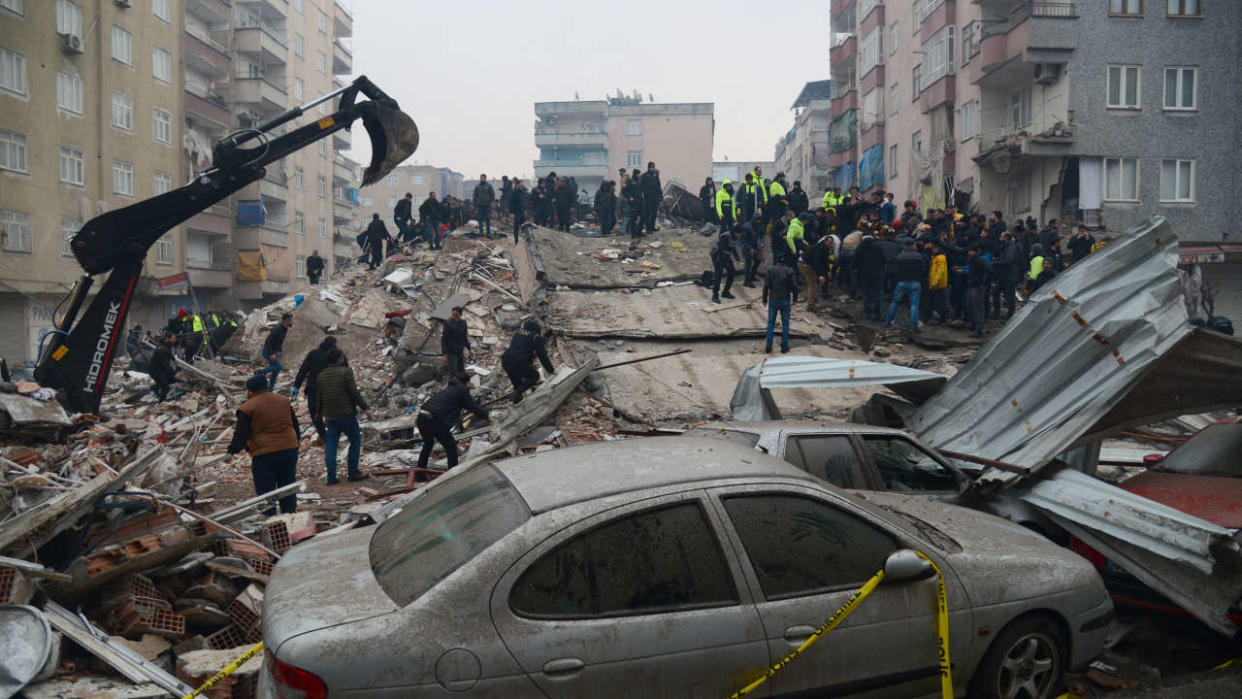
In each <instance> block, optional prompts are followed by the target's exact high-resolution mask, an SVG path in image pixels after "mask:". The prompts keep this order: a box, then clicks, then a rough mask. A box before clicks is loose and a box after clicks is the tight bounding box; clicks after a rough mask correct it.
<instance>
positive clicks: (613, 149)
mask: <svg viewBox="0 0 1242 699" xmlns="http://www.w3.org/2000/svg"><path fill="white" fill-rule="evenodd" d="M714 109H715V105H713V104H711V103H656V102H643V101H642V100H641V98H639V97H614V98H610V99H607V100H584V101H577V100H575V101H573V102H536V103H535V116H536V117H537V120H536V121H535V146H536V147H537V148H539V159H538V160H536V161H535V176H536V177H547V176H548V174H549V173H551V172H555V173H556V174H557V175H559V176H563V177H574V178H575V179H576V180H577V182H578V191H579V192H580V193H581V194H582V196H583V197H586V196H590V195H593V194H594V193H595V191H596V190H598V189H599V186H600V183H601V182H603V181H604V180H605V179H613V180H615V179H617V172H618V171H619V170H620V169H621V168H626V169H628V170H632V169H634V168H638V169H640V170H646V168H647V163H648V162H650V161H654V162H655V163H656V166H657V167H658V168H659V169H660V176H661V179H662V180H663V181H665V182H668V181H670V180H672V179H676V180H678V181H679V182H681V183H682V185H684V186H685V187H687V188H691V187H693V188H694V189H695V191H697V187H698V186H701V185H702V183H703V181H704V179H706V178H707V177H708V175H709V174H711V169H712V145H713V141H714V137H715V130H716V121H715V117H714Z"/></svg>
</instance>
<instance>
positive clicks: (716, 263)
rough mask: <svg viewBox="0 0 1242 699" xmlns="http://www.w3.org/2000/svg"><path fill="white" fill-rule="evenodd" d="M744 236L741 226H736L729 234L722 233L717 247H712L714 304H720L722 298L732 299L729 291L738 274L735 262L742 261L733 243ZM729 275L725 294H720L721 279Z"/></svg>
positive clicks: (717, 240)
mask: <svg viewBox="0 0 1242 699" xmlns="http://www.w3.org/2000/svg"><path fill="white" fill-rule="evenodd" d="M741 234H742V227H741V226H734V227H733V230H731V231H729V232H727V233H721V234H720V235H719V236H717V237H716V245H715V246H713V247H712V252H711V260H712V277H713V279H714V280H715V281H714V282H713V283H712V303H720V297H721V296H723V297H724V298H727V299H731V298H734V297H733V294H732V293H731V292H730V291H729V290H730V289H732V288H733V277H734V275H736V274H737V269H736V268H734V266H733V261H734V260H737V259H741V258H739V257H738V254H737V248H736V247H734V246H733V241H734V240H736V239H737V238H738V237H739V236H741ZM724 275H728V278H727V279H726V280H725V285H724V293H723V294H721V293H720V279H721V277H722V276H724Z"/></svg>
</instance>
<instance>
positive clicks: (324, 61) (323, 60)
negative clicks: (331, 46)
mask: <svg viewBox="0 0 1242 699" xmlns="http://www.w3.org/2000/svg"><path fill="white" fill-rule="evenodd" d="M316 53H318V54H319V65H318V66H317V67H318V69H319V72H320V73H323V74H324V75H327V74H328V54H326V53H324V52H323V51H316Z"/></svg>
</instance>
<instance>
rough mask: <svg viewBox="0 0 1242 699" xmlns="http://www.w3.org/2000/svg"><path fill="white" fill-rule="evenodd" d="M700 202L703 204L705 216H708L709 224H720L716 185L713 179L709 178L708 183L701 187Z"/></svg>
mask: <svg viewBox="0 0 1242 699" xmlns="http://www.w3.org/2000/svg"><path fill="white" fill-rule="evenodd" d="M699 201H701V202H703V214H704V215H705V216H707V222H708V223H719V222H720V220H719V219H718V218H717V217H716V183H715V182H714V181H712V178H710V177H708V178H707V181H705V182H704V183H703V186H702V187H699Z"/></svg>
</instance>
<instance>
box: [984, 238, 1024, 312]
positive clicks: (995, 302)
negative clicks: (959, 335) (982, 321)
mask: <svg viewBox="0 0 1242 699" xmlns="http://www.w3.org/2000/svg"><path fill="white" fill-rule="evenodd" d="M1000 240H1001V242H1000V251H999V252H998V253H997V255H996V258H995V261H994V262H993V263H992V275H993V276H994V277H995V278H996V286H994V287H993V290H992V299H991V300H992V317H993V318H1000V317H1001V302H1002V301H1003V302H1004V306H1005V320H1009V319H1010V318H1012V317H1013V312H1014V306H1015V300H1014V295H1015V294H1016V293H1017V291H1018V280H1019V279H1021V278H1022V272H1023V271H1025V270H1024V269H1023V268H1024V267H1025V265H1023V264H1022V253H1021V250H1019V248H1018V244H1017V242H1015V241H1014V235H1013V233H1011V232H1009V231H1006V232H1004V233H1001V236H1000Z"/></svg>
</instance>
